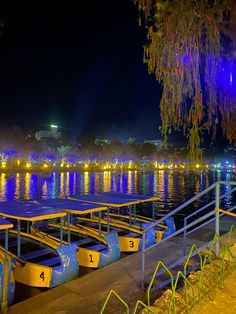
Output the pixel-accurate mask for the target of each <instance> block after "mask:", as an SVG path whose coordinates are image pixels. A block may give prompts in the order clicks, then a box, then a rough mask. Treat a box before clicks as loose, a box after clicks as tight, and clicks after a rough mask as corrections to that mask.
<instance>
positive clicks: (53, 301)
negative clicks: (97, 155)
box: [9, 217, 235, 314]
mask: <svg viewBox="0 0 236 314" xmlns="http://www.w3.org/2000/svg"><path fill="white" fill-rule="evenodd" d="M234 222H235V220H234V219H231V217H230V218H229V217H226V218H225V219H222V220H221V231H222V233H225V232H227V231H228V230H229V228H230V224H232V223H234ZM213 235H214V224H209V225H208V226H205V227H204V229H201V230H200V231H198V232H195V233H193V234H192V235H191V236H190V237H188V241H187V243H188V247H190V246H191V245H192V244H193V243H195V244H196V245H197V246H198V247H200V246H202V245H203V244H205V243H206V242H208V241H210V240H212V238H213ZM182 256H183V238H182V236H178V237H175V238H173V239H171V240H168V241H166V242H164V243H161V244H160V245H159V246H157V247H155V248H154V249H152V250H150V251H149V252H148V253H147V255H146V269H145V277H146V278H147V279H150V278H151V275H152V273H153V271H154V269H155V267H156V264H157V261H158V260H159V259H161V260H162V261H164V263H166V264H167V265H168V264H171V263H174V262H175V261H176V260H177V259H178V258H181V257H182ZM140 268H141V254H140V253H136V254H133V255H130V256H127V257H125V258H123V259H121V260H119V261H117V262H115V263H113V264H111V265H108V266H106V267H105V268H102V269H99V270H96V271H94V272H91V273H89V274H87V275H85V276H83V277H80V278H78V279H76V280H73V281H71V282H69V283H66V284H64V285H62V286H60V287H57V288H54V289H51V290H49V291H47V292H44V293H41V294H39V295H36V296H34V297H32V298H30V299H27V300H25V301H23V302H20V303H17V304H15V305H13V306H12V307H10V309H9V314H25V313H30V314H36V313H37V314H38V313H42V314H46V313H48V314H49V313H50V314H52V313H59V314H62V313H63V314H65V313H71V314H73V313H76V314H86V313H89V314H97V313H99V310H100V309H101V306H102V304H103V302H104V300H105V298H106V296H107V294H108V292H109V291H110V290H111V289H113V290H115V291H116V292H117V293H118V294H119V295H120V296H121V297H122V298H124V300H125V301H126V302H127V303H128V304H129V306H130V308H133V307H134V305H135V303H136V301H137V300H138V299H142V298H143V297H144V296H143V293H142V291H141V289H140V282H141V272H140ZM109 305H110V306H108V307H107V311H106V312H105V313H111V314H112V313H116V314H118V313H124V312H125V311H124V308H123V307H122V306H121V305H120V303H119V302H118V301H116V299H115V298H113V297H112V299H111V300H110V302H109Z"/></svg>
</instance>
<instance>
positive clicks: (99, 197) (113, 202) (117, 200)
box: [73, 192, 159, 207]
mask: <svg viewBox="0 0 236 314" xmlns="http://www.w3.org/2000/svg"><path fill="white" fill-rule="evenodd" d="M73 199H77V200H79V201H85V202H91V203H95V204H100V205H104V206H108V207H124V206H132V205H135V204H139V203H144V202H147V201H155V200H159V198H157V197H150V196H143V195H136V194H135V195H134V196H133V195H132V194H125V193H109V192H106V193H101V194H95V195H93V194H86V195H76V196H73Z"/></svg>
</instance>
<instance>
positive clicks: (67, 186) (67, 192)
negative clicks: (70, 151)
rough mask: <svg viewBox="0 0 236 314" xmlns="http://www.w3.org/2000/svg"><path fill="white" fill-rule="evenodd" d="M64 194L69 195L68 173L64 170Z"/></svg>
mask: <svg viewBox="0 0 236 314" xmlns="http://www.w3.org/2000/svg"><path fill="white" fill-rule="evenodd" d="M65 181H66V182H65V196H68V195H70V190H69V184H70V173H69V172H68V171H67V172H66V178H65Z"/></svg>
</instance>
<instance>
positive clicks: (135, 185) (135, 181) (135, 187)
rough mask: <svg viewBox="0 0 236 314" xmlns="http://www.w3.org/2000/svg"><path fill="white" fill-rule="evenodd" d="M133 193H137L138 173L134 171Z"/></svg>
mask: <svg viewBox="0 0 236 314" xmlns="http://www.w3.org/2000/svg"><path fill="white" fill-rule="evenodd" d="M133 189H134V193H137V192H138V171H137V170H135V171H134V187H133Z"/></svg>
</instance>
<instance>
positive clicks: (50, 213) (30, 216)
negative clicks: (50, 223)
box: [0, 201, 66, 221]
mask: <svg viewBox="0 0 236 314" xmlns="http://www.w3.org/2000/svg"><path fill="white" fill-rule="evenodd" d="M0 216H5V217H7V218H13V219H17V220H26V221H39V220H46V219H52V218H59V217H64V216H66V213H63V212H62V211H60V210H57V209H55V208H53V207H49V206H44V205H41V204H39V203H34V202H30V201H5V202H0Z"/></svg>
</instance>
